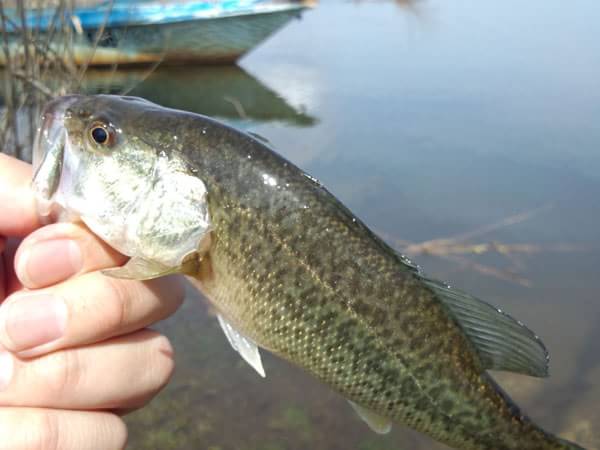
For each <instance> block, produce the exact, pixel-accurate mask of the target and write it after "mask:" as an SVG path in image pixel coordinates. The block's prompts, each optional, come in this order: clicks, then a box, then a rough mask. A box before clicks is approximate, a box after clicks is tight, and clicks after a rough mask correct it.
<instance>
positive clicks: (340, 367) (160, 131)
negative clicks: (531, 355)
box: [66, 96, 581, 450]
mask: <svg viewBox="0 0 600 450" xmlns="http://www.w3.org/2000/svg"><path fill="white" fill-rule="evenodd" d="M71 111H72V112H71V114H72V117H71V119H70V123H66V126H67V127H69V126H72V127H73V129H77V126H76V125H75V124H80V125H81V124H84V123H87V121H89V120H90V117H91V116H92V115H95V114H97V113H98V112H101V113H102V115H103V116H104V117H110V120H111V121H112V122H113V123H115V124H116V126H118V127H119V129H120V130H121V133H122V135H123V136H124V137H126V139H124V141H123V142H124V143H123V146H124V147H123V149H124V151H127V146H129V147H131V146H137V148H136V152H135V153H136V154H137V155H143V153H144V151H145V152H152V151H154V152H161V153H163V154H165V155H166V156H167V157H168V158H170V159H173V160H181V161H183V162H184V163H185V165H186V167H189V168H190V171H191V172H192V173H194V174H195V176H197V177H198V178H200V179H201V180H202V181H203V182H204V184H205V185H206V190H207V192H208V194H207V197H206V201H207V203H208V211H209V215H210V219H211V223H212V225H211V226H212V230H211V232H210V241H209V244H208V250H207V251H206V252H203V253H202V255H201V258H200V262H199V264H200V266H199V269H198V272H197V273H196V274H194V277H193V278H194V279H193V281H194V283H195V284H196V285H197V286H198V287H199V288H200V289H201V290H202V291H203V292H204V293H205V294H206V296H207V297H208V298H209V300H210V301H211V302H212V303H213V305H214V306H215V308H216V309H217V310H218V311H219V312H220V313H221V314H222V315H223V316H224V317H226V318H227V319H228V321H229V322H230V323H231V324H233V325H234V326H235V327H236V328H237V329H238V330H239V331H240V332H242V333H243V334H244V335H246V336H247V337H249V338H251V339H252V340H254V341H255V342H257V343H258V344H259V345H260V346H261V347H264V348H266V349H268V350H270V351H272V352H273V353H275V354H277V355H279V356H281V357H283V358H285V359H287V360H289V361H291V362H293V363H294V364H297V365H299V366H300V367H303V368H304V369H306V370H308V371H309V372H311V373H312V374H314V375H315V376H317V377H318V378H319V379H321V380H322V381H324V382H325V383H327V384H328V385H330V386H331V387H333V388H334V389H335V390H336V391H338V392H339V393H341V394H342V395H343V396H345V397H346V398H348V399H350V400H352V401H353V402H355V403H357V404H359V405H362V406H363V407H365V408H368V409H369V410H372V411H374V412H376V413H377V414H379V415H382V416H385V417H388V418H390V419H393V420H394V421H397V422H400V423H403V424H405V425H407V426H409V427H412V428H414V429H416V430H418V431H421V432H423V433H425V434H428V435H429V436H431V437H433V438H434V439H436V440H438V441H440V442H444V443H446V444H448V445H450V446H452V447H455V448H460V449H466V450H469V449H471V450H492V449H494V450H517V449H519V450H552V449H556V450H558V449H576V448H581V447H578V446H576V445H575V444H571V443H567V442H566V441H562V440H560V439H558V438H556V437H554V436H552V435H550V434H549V433H546V432H545V431H543V430H541V429H540V428H539V427H537V426H536V425H535V424H534V423H533V422H531V421H530V420H529V419H528V418H527V417H526V416H525V415H524V414H523V413H522V412H521V411H520V410H519V408H518V407H517V406H516V405H515V404H514V403H513V402H512V401H511V400H510V398H509V397H508V396H507V395H506V394H504V393H503V392H502V390H501V389H500V388H499V387H498V386H497V385H496V383H495V382H494V381H493V379H492V378H491V377H490V376H489V375H488V374H487V372H486V371H485V367H484V364H483V363H482V360H481V358H480V357H479V355H478V353H477V351H476V348H475V346H474V345H473V343H472V342H471V341H470V339H469V338H468V337H467V335H466V334H465V332H464V330H463V328H461V326H460V325H459V324H458V323H457V320H456V318H455V317H454V316H453V315H452V314H451V313H450V311H449V309H448V307H447V305H445V304H444V303H443V302H442V301H441V300H440V298H439V295H437V293H436V291H435V290H434V289H432V288H431V286H430V285H428V284H427V283H426V282H424V278H423V276H422V274H420V273H419V272H418V271H417V270H416V268H415V267H414V266H413V265H411V264H410V263H409V262H408V261H407V260H406V259H404V258H403V257H402V256H401V255H399V254H397V253H396V252H395V251H394V250H393V249H391V248H390V247H389V246H388V245H386V244H385V243H384V242H383V241H382V240H381V239H379V238H378V237H377V236H376V235H374V234H373V233H372V232H371V231H370V230H369V229H368V228H367V227H366V226H365V225H364V224H363V223H362V222H361V221H360V220H359V219H358V218H356V217H354V215H353V214H352V213H351V212H350V211H349V210H348V209H347V208H345V207H344V206H343V205H342V204H341V203H340V202H339V201H338V200H337V199H336V198H335V197H333V196H332V195H331V194H330V193H329V192H328V191H327V190H326V189H325V188H324V187H323V186H322V185H321V184H320V183H319V182H318V181H316V180H314V179H312V178H311V177H309V176H307V175H306V174H305V173H303V172H302V171H301V170H300V169H298V168H297V167H296V166H294V165H293V164H292V163H290V162H289V161H287V160H285V159H283V158H282V157H281V156H279V155H277V154H276V153H274V152H273V151H271V150H270V149H269V148H268V147H267V146H266V145H264V143H262V142H260V141H259V140H256V139H254V138H253V137H251V136H248V135H246V134H243V133H241V132H239V131H237V130H235V129H232V128H230V127H228V126H226V125H223V124H221V123H219V122H217V121H214V120H212V119H210V118H207V117H203V116H199V115H195V114H189V113H184V112H178V111H174V110H168V109H164V108H159V107H154V106H152V107H150V106H148V107H146V108H144V107H143V105H140V104H139V103H135V102H133V103H132V102H127V101H126V100H122V99H119V98H115V97H111V96H98V97H87V98H84V97H82V98H81V99H80V100H78V101H77V103H75V104H74V105H72V106H71ZM82 128H85V127H80V129H82ZM174 136H176V137H177V139H175V138H174ZM132 137H135V139H133V138H132ZM125 142H126V143H125ZM141 147H143V148H144V149H145V150H143V151H142V150H141ZM123 149H120V150H121V151H123ZM163 215H165V216H168V215H169V212H168V211H163ZM169 220H176V218H173V217H170V218H169ZM148 245H153V244H152V243H151V242H148Z"/></svg>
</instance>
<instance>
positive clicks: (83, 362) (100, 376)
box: [0, 154, 184, 450]
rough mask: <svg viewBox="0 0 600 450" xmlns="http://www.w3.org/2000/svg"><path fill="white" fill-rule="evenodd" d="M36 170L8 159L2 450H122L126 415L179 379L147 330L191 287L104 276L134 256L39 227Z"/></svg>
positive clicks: (2, 268) (0, 209) (83, 233)
mask: <svg viewBox="0 0 600 450" xmlns="http://www.w3.org/2000/svg"><path fill="white" fill-rule="evenodd" d="M30 181H31V166H29V165H28V164H25V163H23V162H20V161H17V160H16V159H14V158H10V157H8V156H6V155H2V154H0V450H9V449H10V450H20V449H27V450H38V449H39V450H58V449H60V450H88V449H89V450H95V449H98V450H113V449H114V450H118V449H122V448H124V447H125V445H126V441H127V430H126V427H125V424H124V422H123V420H122V419H121V416H122V415H123V414H125V413H126V412H129V411H131V410H134V409H136V408H139V407H141V406H143V405H144V404H146V403H147V402H148V401H149V400H151V399H152V398H153V397H154V396H155V395H156V394H157V393H158V392H159V390H160V389H161V388H162V387H163V386H164V385H165V384H166V383H167V381H168V380H169V378H170V376H171V374H172V372H173V367H174V359H173V350H172V347H171V345H170V343H169V341H168V340H167V338H166V337H164V336H161V335H160V334H159V333H157V332H155V331H151V330H148V329H147V328H146V327H148V326H150V325H151V324H153V323H155V322H157V321H158V320H161V319H164V318H166V317H168V316H169V315H171V314H172V313H173V312H175V310H176V309H177V308H178V307H179V305H180V304H181V302H182V300H183V295H184V292H183V285H182V280H181V279H180V278H178V277H165V278H161V279H157V280H152V281H146V282H139V281H125V280H117V279H114V278H109V277H106V276H104V275H102V274H101V273H100V270H102V269H105V268H110V267H115V266H119V265H122V264H123V263H124V262H125V261H126V258H125V257H124V256H123V255H120V254H119V253H117V252H115V251H114V250H112V249H111V248H110V247H108V246H106V245H105V244H104V243H102V242H101V241H100V240H99V239H98V238H97V237H96V236H95V235H93V234H92V233H91V232H90V231H89V230H88V229H87V228H86V227H85V226H83V225H80V224H66V223H63V224H52V225H46V226H41V224H40V223H39V221H38V218H37V214H36V210H35V202H34V198H33V194H32V192H31V190H30V187H29V185H30Z"/></svg>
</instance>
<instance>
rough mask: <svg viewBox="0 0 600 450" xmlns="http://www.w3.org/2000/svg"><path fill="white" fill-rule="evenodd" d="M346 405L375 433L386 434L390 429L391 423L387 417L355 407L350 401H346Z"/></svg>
mask: <svg viewBox="0 0 600 450" xmlns="http://www.w3.org/2000/svg"><path fill="white" fill-rule="evenodd" d="M348 403H350V405H351V406H352V408H353V409H354V411H356V414H358V417H360V418H361V419H362V420H364V421H365V422H366V424H367V425H369V428H370V429H371V430H373V431H374V432H375V433H379V434H387V433H389V432H390V430H391V429H392V421H391V420H390V419H388V418H387V417H383V416H380V415H379V414H377V413H374V412H373V411H371V410H370V409H367V408H365V407H364V406H360V405H357V404H356V403H354V402H353V401H351V400H348Z"/></svg>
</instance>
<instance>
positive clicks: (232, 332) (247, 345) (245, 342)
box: [217, 314, 266, 378]
mask: <svg viewBox="0 0 600 450" xmlns="http://www.w3.org/2000/svg"><path fill="white" fill-rule="evenodd" d="M217 318H218V319H219V324H220V325H221V328H222V329H223V332H224V333H225V336H227V340H228V341H229V343H230V344H231V346H232V347H233V349H234V350H235V351H236V352H238V353H239V354H240V356H241V357H242V358H243V359H244V361H246V362H247V363H248V364H250V366H251V367H252V368H253V369H254V370H256V371H257V372H258V374H259V375H260V376H261V377H263V378H265V377H266V374H265V369H264V367H263V365H262V360H261V358H260V352H259V351H258V347H257V345H256V344H255V343H254V342H253V341H252V340H251V339H249V338H247V337H245V336H244V335H242V334H241V333H240V332H239V331H237V330H236V329H235V328H234V327H233V325H231V324H230V323H229V322H228V321H227V320H225V319H224V318H223V317H222V316H221V315H220V314H219V315H217Z"/></svg>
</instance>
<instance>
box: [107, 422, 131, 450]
mask: <svg viewBox="0 0 600 450" xmlns="http://www.w3.org/2000/svg"><path fill="white" fill-rule="evenodd" d="M113 417H114V419H115V420H114V426H113V427H112V430H111V433H112V437H113V439H114V442H115V443H114V449H115V450H124V449H125V447H127V440H128V431H127V425H125V422H124V421H123V420H122V419H121V418H120V417H117V416H113Z"/></svg>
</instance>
